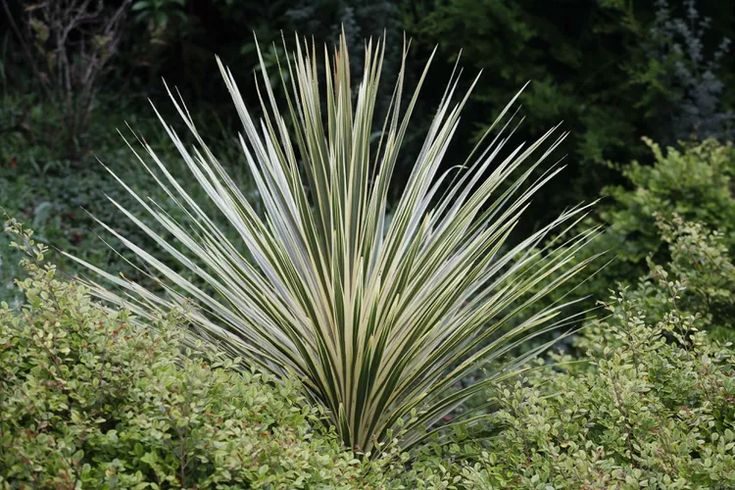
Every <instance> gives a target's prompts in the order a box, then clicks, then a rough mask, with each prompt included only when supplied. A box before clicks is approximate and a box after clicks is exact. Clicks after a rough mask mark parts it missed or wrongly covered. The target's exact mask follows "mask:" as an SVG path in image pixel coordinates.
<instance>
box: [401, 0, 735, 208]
mask: <svg viewBox="0 0 735 490" xmlns="http://www.w3.org/2000/svg"><path fill="white" fill-rule="evenodd" d="M412 5H413V7H412V8H411V9H407V14H406V18H407V22H408V28H409V31H410V32H411V34H413V35H415V36H416V38H417V42H418V44H419V46H423V47H425V48H427V49H428V48H431V47H433V46H434V45H435V44H436V43H438V45H439V50H440V54H441V59H442V60H454V59H455V58H456V56H457V53H458V52H460V51H461V52H462V55H461V57H460V63H461V64H462V65H463V66H464V67H471V68H473V69H483V70H484V73H483V77H482V83H480V84H479V85H478V87H477V88H476V90H475V94H474V97H473V100H474V104H471V105H470V107H469V108H468V117H469V119H470V121H471V125H474V127H475V128H476V130H479V129H480V128H482V127H484V125H486V124H487V123H488V122H490V121H492V119H493V113H492V111H496V110H498V108H500V107H502V106H503V104H504V102H505V101H506V100H507V98H508V96H509V95H510V94H512V93H514V92H515V91H516V90H518V88H519V87H520V86H522V85H523V84H524V83H525V82H526V81H529V80H530V81H531V84H530V86H529V88H528V90H527V93H526V94H525V95H524V97H523V99H522V101H523V103H524V105H525V108H524V111H523V115H524V116H526V117H527V121H526V123H525V124H524V126H525V128H526V130H527V131H528V134H535V133H538V132H539V131H543V130H545V129H547V128H548V127H550V126H551V125H554V124H556V123H558V122H559V121H564V123H563V127H565V128H566V129H570V130H571V132H572V137H571V138H570V139H569V140H568V142H567V144H566V146H565V149H566V151H567V152H568V153H569V157H568V158H567V160H566V163H568V164H569V169H568V170H567V171H566V172H565V174H564V177H565V179H564V180H565V182H564V184H563V185H562V184H560V185H558V186H557V187H556V188H554V189H552V190H551V192H549V193H548V194H547V195H545V196H544V200H545V202H547V203H548V204H549V209H558V208H559V207H560V206H562V205H567V204H570V203H576V202H578V201H579V200H580V199H594V198H596V197H597V195H598V193H599V190H600V189H601V188H602V187H603V186H604V185H608V184H610V182H614V181H615V180H617V179H619V177H618V176H617V174H616V173H615V172H613V171H611V170H610V169H609V167H608V165H607V162H611V161H612V162H627V161H631V160H634V159H637V160H639V161H641V162H645V161H648V158H647V156H648V155H647V151H646V148H645V145H643V144H642V143H641V140H640V137H641V136H642V135H648V136H652V137H654V138H655V139H656V140H657V141H664V142H671V143H673V142H675V141H676V139H677V138H680V137H685V138H690V137H692V136H694V137H706V136H708V135H712V136H715V135H717V136H720V137H727V135H728V134H729V133H728V129H727V128H728V127H731V122H728V121H729V120H730V116H729V115H728V114H729V111H730V109H728V107H730V108H731V107H732V96H733V92H732V83H731V82H732V79H731V77H732V70H731V67H728V66H727V65H726V64H724V63H728V62H729V61H728V60H729V59H731V58H732V56H731V54H732V53H731V49H730V48H729V47H728V46H727V43H724V44H723V42H722V40H723V37H726V36H727V35H728V33H730V34H731V33H732V15H733V11H732V9H727V8H725V6H724V4H723V3H722V2H706V1H700V2H696V4H694V3H693V2H679V1H671V2H668V3H665V2H664V3H662V2H655V3H654V2H629V1H625V0H607V1H597V2H592V1H586V0H582V1H578V0H568V1H563V2H561V1H559V2H548V1H543V0H522V1H504V0H502V1H497V0H483V1H475V0H450V1H447V2H434V1H424V2H417V3H413V4H412ZM707 17H714V19H713V20H712V21H711V22H708V21H706V20H705V19H706V18H707ZM728 22H729V24H728ZM725 53H726V54H725ZM728 56H729V58H728ZM438 78H441V77H438ZM728 101H729V102H728ZM708 124H709V125H712V127H705V126H707V125H708ZM523 136H526V134H524V135H523Z"/></svg>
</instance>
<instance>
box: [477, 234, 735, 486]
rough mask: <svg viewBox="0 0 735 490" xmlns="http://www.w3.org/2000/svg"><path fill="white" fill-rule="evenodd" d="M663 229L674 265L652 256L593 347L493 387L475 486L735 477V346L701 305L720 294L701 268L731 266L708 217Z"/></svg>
mask: <svg viewBox="0 0 735 490" xmlns="http://www.w3.org/2000/svg"><path fill="white" fill-rule="evenodd" d="M672 225H673V226H672ZM659 226H660V227H662V228H664V230H663V235H664V237H665V238H666V240H668V241H669V242H670V248H671V255H672V257H673V258H672V261H671V263H670V264H668V265H666V266H661V265H655V264H651V269H650V272H649V274H648V275H646V276H645V277H644V278H643V279H642V280H641V281H640V282H639V284H638V285H637V286H636V287H634V288H630V289H623V290H621V291H619V292H618V293H616V294H615V295H614V296H612V297H611V299H610V301H609V302H608V303H607V305H606V307H607V309H608V311H609V315H608V316H607V317H606V318H604V319H601V320H599V321H594V322H591V323H590V324H589V325H587V326H586V328H585V329H584V330H583V331H582V332H583V333H582V334H581V335H580V336H579V337H578V338H577V340H576V347H577V349H579V350H581V351H583V352H585V353H586V354H585V355H584V356H583V357H581V358H579V359H576V358H571V357H569V356H565V355H558V356H555V358H554V360H555V361H556V362H555V363H553V364H541V365H540V366H539V367H537V368H536V369H533V370H530V371H529V372H528V373H527V374H526V375H525V376H524V378H523V379H522V380H520V381H516V382H515V383H514V384H509V385H508V386H507V388H506V389H504V390H498V391H496V392H494V393H493V396H492V397H491V402H492V406H493V407H497V408H499V410H498V411H497V412H494V414H493V415H491V416H490V420H489V427H493V426H494V427H496V428H497V430H498V434H497V437H495V438H494V439H492V443H491V444H490V446H489V449H487V450H486V451H485V452H482V453H481V457H480V462H479V463H476V464H475V465H474V467H473V468H472V470H470V471H469V481H470V482H474V483H471V484H470V486H472V485H473V484H474V485H479V486H483V487H495V488H506V487H507V488H640V487H647V488H667V489H668V488H732V487H733V485H735V403H734V402H735V370H734V369H733V368H734V366H735V350H734V349H733V348H732V346H731V344H723V345H720V344H718V343H716V342H714V341H713V340H712V339H711V338H710V337H709V335H708V334H707V333H706V332H705V331H704V330H709V329H711V328H712V325H711V321H712V316H711V315H708V312H707V311H706V310H702V309H701V306H702V305H704V304H706V303H707V302H708V301H709V302H712V304H714V303H717V302H720V301H721V300H722V295H721V291H720V290H718V289H717V288H713V287H709V286H707V287H704V288H702V287H701V282H700V281H698V279H697V278H698V277H700V275H701V274H700V272H699V271H697V269H699V268H700V267H702V268H703V269H705V270H706V271H707V272H706V273H711V274H715V272H714V271H715V270H723V271H727V270H729V271H730V272H732V264H731V263H730V262H729V261H727V260H725V259H723V249H722V246H721V243H718V241H719V237H718V236H717V235H713V234H711V233H709V232H706V231H705V230H704V228H703V227H702V226H701V225H696V224H691V223H685V222H683V221H681V220H678V221H676V222H675V223H673V224H666V223H663V224H660V225H659ZM730 279H732V276H730ZM705 282H707V281H705ZM692 295H695V296H696V297H697V298H698V299H697V300H696V301H692V300H691V298H692ZM687 298H689V299H687ZM728 301H731V299H729V300H728ZM692 303H694V305H695V306H692Z"/></svg>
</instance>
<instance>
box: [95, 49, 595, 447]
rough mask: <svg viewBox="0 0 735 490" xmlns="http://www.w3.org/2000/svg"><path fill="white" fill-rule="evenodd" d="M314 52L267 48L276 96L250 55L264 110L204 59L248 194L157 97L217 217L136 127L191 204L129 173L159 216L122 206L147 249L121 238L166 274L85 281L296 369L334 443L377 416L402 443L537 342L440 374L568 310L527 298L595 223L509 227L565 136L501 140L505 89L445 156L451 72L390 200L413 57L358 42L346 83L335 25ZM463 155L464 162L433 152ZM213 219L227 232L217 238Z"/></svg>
mask: <svg viewBox="0 0 735 490" xmlns="http://www.w3.org/2000/svg"><path fill="white" fill-rule="evenodd" d="M317 52H318V51H317V49H316V47H315V46H312V45H308V44H306V43H297V47H296V51H295V53H293V54H292V55H291V56H289V57H288V59H286V60H282V70H283V71H284V72H285V73H288V76H287V77H283V78H282V80H283V86H282V89H283V90H282V91H283V92H285V94H286V95H285V96H284V97H283V100H278V99H277V98H276V95H275V92H274V91H273V90H272V89H271V86H270V84H269V80H270V74H268V73H267V72H266V68H265V65H264V64H263V65H262V66H261V68H262V77H261V79H260V84H259V90H258V94H257V95H258V96H259V98H260V101H261V107H260V110H261V112H262V115H261V116H260V118H256V117H255V116H253V114H251V112H250V110H249V109H248V107H247V106H246V105H245V102H244V100H243V97H242V96H241V94H240V92H239V90H238V88H237V84H236V82H235V80H234V78H233V76H232V74H231V73H230V71H229V70H228V69H227V68H225V67H224V66H223V65H222V64H221V63H220V64H219V66H220V70H221V72H222V75H223V77H224V79H225V84H226V86H227V89H228V90H229V91H230V93H231V95H232V98H233V101H234V104H235V108H236V109H237V112H238V114H239V116H240V120H241V122H242V133H241V135H240V143H241V146H242V150H243V153H244V155H245V158H246V160H247V164H248V166H249V169H250V171H251V174H252V177H253V180H254V182H255V185H256V186H257V189H258V194H259V198H260V203H259V205H258V206H257V207H256V205H255V203H253V202H250V201H248V199H247V198H246V197H245V195H244V194H243V193H242V192H241V191H240V189H238V187H237V186H236V185H235V183H234V182H233V180H232V179H230V178H229V177H228V175H227V171H226V170H225V168H224V167H223V166H222V165H221V164H220V162H219V161H218V160H217V158H216V156H215V154H214V152H213V151H212V150H210V148H208V147H207V145H206V144H205V142H204V141H203V140H202V138H201V137H200V136H199V133H198V132H197V130H196V128H195V126H194V122H193V121H192V120H191V117H190V116H189V113H188V112H187V110H186V108H185V107H184V105H183V104H182V103H181V102H180V101H178V100H176V99H175V98H173V97H172V99H173V100H174V104H175V107H176V109H177V110H178V112H179V114H180V115H181V117H182V118H183V120H184V122H185V123H186V125H187V126H188V128H189V130H190V131H191V133H192V135H193V136H194V139H195V141H196V144H195V145H194V146H193V147H191V148H189V147H187V146H186V145H185V144H184V143H183V142H182V140H181V139H180V138H179V137H178V135H177V134H176V133H175V132H174V131H173V129H171V127H169V126H168V125H167V124H166V123H165V122H163V120H162V124H163V125H164V127H165V129H166V131H167V132H168V133H169V136H170V137H171V139H172V140H173V142H174V143H175V145H176V147H177V149H178V151H179V153H180V155H181V158H182V159H183V160H184V161H185V162H186V165H187V166H188V168H189V170H190V171H191V178H192V179H193V180H195V181H196V183H197V184H198V185H200V186H201V187H202V188H203V189H204V190H205V191H206V193H207V195H208V196H209V198H210V199H211V200H212V202H213V203H214V205H215V206H216V207H217V209H218V210H219V212H220V213H221V216H219V217H217V218H216V219H215V217H213V216H209V215H207V214H206V213H205V212H204V211H203V208H202V206H200V203H197V202H196V201H195V200H194V199H193V198H192V197H191V196H190V194H189V193H188V192H187V188H188V186H190V185H191V183H187V185H186V186H185V185H183V184H182V183H180V182H178V181H177V180H176V179H175V178H174V177H173V176H172V175H171V173H170V172H169V171H168V170H167V169H166V166H165V165H164V164H163V163H162V162H161V161H160V159H159V158H158V157H157V156H156V154H155V152H154V151H153V150H152V148H150V147H148V146H145V148H144V150H145V152H144V154H139V153H137V152H136V153H135V155H136V157H137V158H138V159H139V161H140V163H141V165H143V167H144V168H145V169H146V170H147V171H149V172H151V174H152V175H154V176H155V177H156V179H157V180H158V182H159V184H160V185H161V187H162V188H163V189H164V190H165V191H166V193H167V194H168V195H169V196H170V198H171V202H173V203H175V205H176V206H178V207H179V208H180V209H179V210H178V211H179V214H181V213H183V215H184V216H186V217H187V218H188V219H187V220H185V221H183V222H179V221H174V220H173V219H172V218H171V217H170V216H169V215H168V214H167V213H166V212H165V211H164V210H163V208H164V207H165V206H164V205H165V204H166V203H152V202H149V201H148V200H147V199H146V198H145V197H144V196H138V195H137V194H136V191H135V190H134V189H128V190H129V191H130V193H131V194H132V195H133V196H134V197H135V198H136V199H137V200H138V202H139V203H140V205H141V209H140V211H142V212H145V213H148V214H149V215H150V217H152V218H153V221H154V222H156V223H157V225H158V227H157V228H156V229H153V228H151V227H149V226H148V225H146V224H144V222H143V221H142V220H139V219H138V218H136V212H135V211H133V210H127V209H124V208H123V207H122V206H119V205H118V207H120V209H121V211H122V213H123V214H124V215H126V216H127V218H129V219H131V220H133V221H134V222H135V223H136V224H137V225H138V226H139V227H140V228H141V229H142V231H144V232H145V233H146V234H147V235H148V236H149V237H150V238H151V239H152V240H153V241H154V242H155V243H157V245H158V250H155V251H154V250H145V249H144V248H143V247H141V246H139V245H138V244H135V243H132V242H131V241H129V240H128V239H127V238H126V237H123V236H120V235H119V234H118V235H117V238H118V239H119V240H120V241H121V242H122V243H123V245H124V246H126V247H127V248H129V249H130V250H131V251H133V252H134V253H135V254H136V255H137V256H138V258H139V259H140V260H141V261H142V262H143V263H144V264H145V266H146V267H147V268H148V269H150V270H153V271H155V272H156V273H157V274H158V275H159V276H160V279H161V283H160V284H161V286H162V290H161V291H151V290H146V289H144V288H142V287H141V286H140V285H138V284H135V283H133V282H130V281H128V280H126V279H124V278H120V277H116V276H112V275H111V274H107V273H106V272H104V271H102V270H101V269H99V268H96V267H95V266H93V265H91V264H86V265H88V266H89V267H90V268H92V269H93V270H94V271H95V272H97V273H99V274H100V275H101V276H102V277H103V278H104V279H106V280H108V281H109V282H111V283H112V284H113V286H114V287H109V286H104V287H103V286H102V285H99V284H92V287H93V288H94V290H95V292H96V293H97V294H98V295H99V296H100V297H101V298H102V299H104V300H106V301H110V302H113V303H118V304H126V305H128V306H129V307H130V308H132V309H133V310H134V311H135V312H136V313H137V314H138V315H140V316H141V317H143V318H146V317H150V316H152V315H155V314H156V313H157V312H158V311H160V310H165V309H167V308H170V307H172V306H175V305H181V304H182V303H184V302H185V301H189V302H191V303H192V304H193V305H194V306H195V308H194V309H193V310H192V311H191V314H190V317H191V318H190V321H191V323H192V325H193V327H194V330H195V331H196V332H197V333H198V334H200V335H204V336H206V337H207V338H209V339H213V340H217V341H219V342H220V343H221V345H223V346H225V348H226V349H227V350H228V351H230V352H232V353H233V354H236V355H239V356H241V357H242V358H243V359H244V360H245V362H246V363H248V364H251V365H256V366H258V367H260V368H261V369H265V370H267V371H269V372H271V373H273V374H275V375H276V376H282V375H284V374H286V373H295V374H296V375H297V376H299V377H300V378H301V379H302V380H303V382H304V385H305V386H306V387H307V389H308V390H309V393H310V395H311V396H312V398H313V399H314V400H315V401H317V402H318V403H320V404H322V405H323V406H324V407H325V408H326V410H327V412H328V413H329V414H330V416H331V418H332V422H333V424H334V425H335V427H336V428H337V430H338V432H339V434H340V436H341V438H342V440H343V441H344V443H345V444H346V445H347V446H348V447H352V448H355V449H357V450H359V451H366V452H367V451H373V450H376V449H377V448H378V447H379V445H380V444H381V443H383V442H385V441H386V439H388V438H389V437H391V436H390V434H392V433H393V434H400V435H399V438H400V441H401V443H402V444H403V445H404V446H405V447H409V446H411V445H413V444H417V443H419V442H421V440H422V439H423V438H424V437H425V435H426V434H427V431H428V430H429V429H430V428H431V427H432V426H433V425H434V424H435V423H436V422H437V421H439V420H440V419H441V418H442V417H443V416H444V415H446V414H447V413H449V412H450V411H452V410H454V409H455V408H456V407H458V406H459V405H461V404H462V403H463V401H464V400H466V399H467V398H468V397H470V396H472V395H473V394H474V393H476V392H477V390H479V389H481V388H482V386H484V385H487V384H488V383H495V382H497V381H498V380H500V379H502V378H504V377H507V376H509V375H510V374H512V373H513V372H514V371H515V370H517V369H518V368H519V366H520V365H521V363H522V362H523V361H524V360H525V359H526V358H527V357H528V356H529V355H532V354H533V353H534V352H535V351H531V352H530V353H529V354H528V355H524V356H522V357H520V358H517V359H513V360H512V361H511V362H509V364H508V365H507V366H506V368H507V369H501V370H499V371H498V372H496V373H494V374H492V375H491V376H490V377H488V378H486V379H483V380H482V381H481V382H478V383H475V384H473V385H471V386H469V387H467V388H464V389H462V390H456V389H454V387H455V386H456V384H457V381H458V380H460V379H462V378H464V377H465V376H466V375H467V374H468V373H470V372H471V371H473V370H474V369H476V366H477V361H479V360H481V359H487V358H490V359H501V358H506V354H508V353H509V352H512V350H513V349H514V348H515V347H517V346H518V345H519V344H520V343H521V342H522V341H523V340H525V339H527V338H529V337H531V336H534V335H536V334H538V333H539V332H543V331H546V330H548V329H550V328H553V326H555V325H562V324H564V323H565V321H566V320H567V319H566V318H562V317H561V316H560V313H561V312H562V310H563V309H564V306H565V305H564V304H559V303H553V304H551V305H549V306H544V307H542V306H538V305H539V301H540V300H541V299H543V298H544V297H546V296H548V294H549V293H550V292H551V291H553V290H555V289H557V288H559V287H560V286H562V285H563V284H564V283H566V282H567V281H569V280H570V279H572V278H573V277H574V276H575V275H576V274H577V273H578V272H579V271H580V270H581V269H582V268H584V267H585V265H586V264H587V263H588V260H589V259H588V260H582V261H575V260H574V257H575V255H576V253H577V252H578V251H579V249H580V248H581V247H583V246H584V244H585V243H586V242H587V241H588V240H589V239H590V237H591V236H592V235H593V232H585V233H582V234H581V235H576V236H569V237H566V238H565V240H566V242H564V244H563V245H564V246H563V247H562V248H558V245H557V243H556V242H549V241H548V240H547V239H548V238H549V237H550V235H552V234H554V235H556V234H557V233H558V232H561V231H565V230H567V229H569V228H570V227H571V225H573V224H575V223H576V222H577V220H578V219H580V218H581V216H583V214H584V208H575V209H572V210H568V211H565V212H564V213H563V214H561V215H560V217H559V218H558V219H556V220H554V221H553V222H552V223H549V224H548V225H546V226H543V227H541V228H539V229H538V230H537V231H536V232H534V233H533V234H531V235H530V236H528V237H527V238H525V239H523V240H520V241H516V242H513V243H510V242H508V237H509V235H510V233H511V231H512V230H513V229H514V228H515V226H516V225H517V224H518V222H519V220H520V219H521V215H522V213H523V210H524V209H525V208H526V207H527V206H528V205H529V204H530V200H531V197H532V196H533V195H534V193H535V192H536V191H537V190H538V189H539V187H541V186H542V185H543V184H544V183H545V182H546V181H548V180H549V179H550V178H552V177H553V176H554V175H556V173H557V172H558V171H559V168H558V167H555V166H552V167H550V169H549V170H548V171H546V172H539V171H537V169H538V167H539V166H540V165H541V164H542V163H543V162H544V161H545V159H546V157H547V156H548V154H549V152H550V151H552V150H553V149H554V148H555V147H556V146H557V145H558V143H559V141H560V140H561V139H562V138H563V137H564V135H563V134H559V133H558V131H557V129H556V128H554V129H552V130H550V131H549V132H547V133H546V134H544V135H543V136H542V137H541V138H540V139H539V140H538V141H536V142H533V143H532V144H530V145H520V146H518V147H516V148H513V149H508V148H506V145H507V141H508V138H509V136H510V134H511V133H512V128H513V127H514V126H515V121H514V117H512V116H509V114H512V112H509V108H510V107H511V104H512V103H511V104H509V106H508V107H507V108H506V109H505V110H504V111H503V112H502V114H501V116H500V118H499V120H498V121H497V122H496V124H495V125H494V127H493V128H491V130H489V131H488V132H487V134H486V138H484V139H483V142H482V143H481V145H483V146H478V149H477V151H476V152H473V154H472V156H470V157H469V158H467V159H466V160H465V161H463V160H461V159H460V160H458V159H456V157H454V156H449V155H448V154H447V149H448V147H449V144H450V141H451V140H452V137H453V135H454V132H455V130H456V128H457V126H458V124H459V117H460V113H461V110H462V107H463V105H464V104H465V102H466V100H467V96H468V93H459V75H458V72H455V73H453V74H452V76H451V78H450V80H449V83H448V88H447V90H446V92H445V94H444V97H443V99H442V101H441V103H440V104H439V107H438V108H437V111H436V115H435V117H434V119H433V121H432V122H431V125H430V127H429V130H428V133H427V135H426V138H425V141H424V144H423V146H422V148H421V150H420V151H419V152H418V154H416V155H412V156H411V158H412V159H414V158H415V163H414V166H413V169H412V171H411V173H410V176H409V179H408V182H407V183H406V186H405V188H404V189H403V191H402V192H401V194H400V198H399V199H398V201H397V202H395V203H391V204H392V205H391V206H390V210H391V211H390V218H389V217H388V213H389V210H388V208H389V203H388V197H387V196H388V189H389V187H390V185H391V178H392V174H393V170H394V168H395V166H396V162H397V161H398V157H399V155H400V152H401V146H402V142H403V139H404V136H405V134H406V130H407V128H408V126H409V124H410V118H411V115H412V112H413V108H414V107H415V105H416V103H417V100H418V96H419V91H420V88H421V85H422V83H423V80H424V78H425V77H426V76H427V73H428V64H427V67H426V70H425V71H424V73H423V74H422V76H421V78H420V79H419V82H418V85H417V86H416V87H415V88H414V89H413V92H409V93H406V88H405V86H404V68H403V67H402V68H401V71H400V73H399V74H398V77H397V80H381V65H382V57H383V44H382V43H381V42H377V43H375V42H372V41H371V42H368V43H367V44H366V47H365V64H364V68H363V73H364V78H363V79H362V80H361V81H360V82H359V83H358V84H357V85H356V89H354V90H353V83H354V81H353V80H352V79H351V78H350V65H349V59H348V53H347V47H346V45H345V42H344V39H343V40H342V41H341V43H340V45H339V47H338V49H336V51H335V53H334V55H333V56H331V57H330V56H328V55H325V59H324V62H325V65H326V75H322V70H321V69H320V68H319V66H320V59H319V57H318V55H317ZM405 56H407V53H405V54H404V62H405ZM403 66H404V67H405V63H404V65H403ZM322 78H323V79H322ZM383 89H386V90H390V91H391V92H392V93H393V96H392V103H391V106H390V109H389V110H388V113H387V115H386V116H385V118H384V119H381V120H379V119H378V118H377V117H376V113H375V102H376V97H377V94H378V92H379V91H380V90H383ZM514 100H515V99H514ZM375 131H380V136H379V138H378V139H377V141H374V140H373V138H372V136H371V135H372V134H373V133H374V132H375ZM458 164H461V165H462V169H461V170H460V171H459V172H457V169H456V168H455V169H454V171H453V172H452V171H446V170H445V169H446V168H449V167H451V166H456V165H458ZM121 184H122V185H125V184H124V182H121ZM113 204H115V203H113ZM159 204H160V207H159ZM115 205H116V204H115ZM256 208H257V209H258V210H259V211H256ZM260 210H262V211H260ZM148 222H150V220H149V221H148ZM219 222H226V223H227V226H230V227H232V230H233V232H234V234H236V235H237V239H236V240H232V239H228V238H227V236H228V234H226V233H224V232H223V230H222V229H220V228H219V226H218V225H217V223H219ZM108 229H109V231H110V232H111V233H113V234H115V233H116V232H115V231H114V229H112V228H111V227H110V228H108ZM172 238H173V240H175V242H176V243H173V242H172ZM540 256H543V258H544V259H543V260H541V261H539V257H540ZM172 262H176V263H178V267H177V268H175V267H172V266H171V265H170V264H171V263H172ZM531 263H533V264H541V265H538V266H534V267H529V266H528V265H529V264H531ZM182 270H184V271H186V273H182V272H181V271H182ZM399 427H400V431H397V429H398V428H399Z"/></svg>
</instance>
